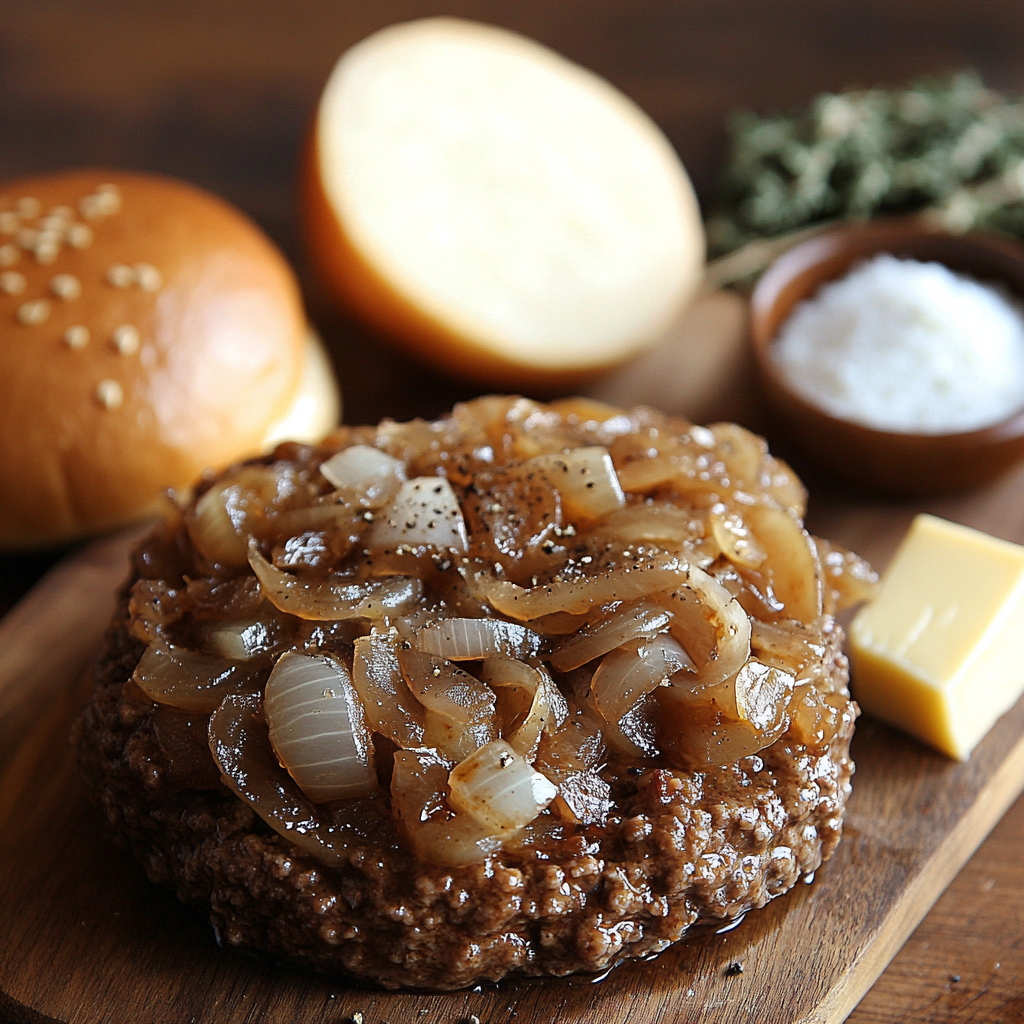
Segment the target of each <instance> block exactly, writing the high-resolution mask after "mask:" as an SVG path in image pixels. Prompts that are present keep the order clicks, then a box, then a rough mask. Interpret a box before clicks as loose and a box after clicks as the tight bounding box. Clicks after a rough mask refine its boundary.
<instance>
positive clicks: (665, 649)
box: [591, 634, 693, 757]
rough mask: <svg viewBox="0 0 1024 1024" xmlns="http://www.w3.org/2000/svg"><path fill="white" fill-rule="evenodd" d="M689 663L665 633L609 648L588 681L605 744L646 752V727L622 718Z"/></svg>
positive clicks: (624, 751)
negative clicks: (604, 724)
mask: <svg viewBox="0 0 1024 1024" xmlns="http://www.w3.org/2000/svg"><path fill="white" fill-rule="evenodd" d="M692 665H693V662H692V661H690V658H689V656H688V655H687V653H686V651H684V650H683V648H682V647H681V646H680V644H679V643H678V641H676V640H674V639H673V638H672V637H671V636H669V635H667V634H662V635H660V636H656V637H654V638H653V639H639V640H633V641H632V642H630V643H627V644H625V645H624V646H622V647H619V648H618V650H614V651H612V652H611V654H609V655H608V656H607V657H606V658H605V659H604V660H603V661H602V662H601V664H600V666H599V667H598V669H597V671H596V672H595V673H594V679H593V681H592V683H591V697H592V701H593V704H594V707H595V709H596V710H597V711H598V713H599V714H600V715H601V717H602V718H603V719H604V721H605V722H606V723H607V726H608V728H607V733H606V736H607V740H608V743H609V745H611V746H613V747H614V748H615V749H616V750H617V751H618V752H619V753H621V754H633V755H636V756H640V757H643V756H650V755H651V754H652V753H653V751H652V750H651V746H650V743H649V742H648V741H645V737H644V733H646V732H647V731H648V730H641V729H640V728H639V726H640V722H639V721H633V720H629V719H627V720H626V721H625V722H623V719H624V718H625V717H626V715H627V713H628V712H629V711H631V710H632V709H633V708H634V707H636V705H637V703H638V702H639V701H640V700H641V698H643V697H645V696H646V695H647V694H648V693H650V692H651V691H652V690H654V689H655V688H656V687H659V686H661V685H662V684H665V683H668V682H669V679H670V677H671V676H673V675H674V674H675V673H676V672H678V671H679V670H680V669H683V668H689V667H692Z"/></svg>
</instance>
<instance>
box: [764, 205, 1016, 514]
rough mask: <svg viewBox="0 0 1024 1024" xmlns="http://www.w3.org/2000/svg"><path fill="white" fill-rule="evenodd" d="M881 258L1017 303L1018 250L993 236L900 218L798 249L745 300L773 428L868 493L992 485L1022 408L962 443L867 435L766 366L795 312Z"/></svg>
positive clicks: (1012, 443) (1012, 450)
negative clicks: (935, 265) (998, 292)
mask: <svg viewBox="0 0 1024 1024" xmlns="http://www.w3.org/2000/svg"><path fill="white" fill-rule="evenodd" d="M882 252H888V253H892V254H893V255H895V256H902V257H909V258H912V259H917V260H922V261H935V262H939V263H944V264H945V265H946V266H947V267H949V268H950V269H951V270H954V271H957V272H960V273H963V274H966V275H968V276H970V277H972V278H974V279H976V280H978V281H983V282H991V283H995V284H999V285H1001V286H1002V287H1003V288H1004V289H1006V290H1007V291H1009V292H1010V293H1012V294H1013V295H1015V296H1017V297H1018V298H1020V299H1021V300H1024V247H1022V246H1020V245H1018V244H1017V243H1015V242H1013V241H1011V240H1009V239H1005V238H1002V237H1000V236H996V235H987V234H982V233H971V234H966V235H953V234H949V233H947V232H944V231H939V230H935V229H931V228H929V227H928V226H927V225H925V224H922V222H921V221H920V220H917V219H910V218H908V219H898V220H888V221H874V222H872V223H868V224H864V225H860V226H847V227H841V228H836V229H835V230H833V231H829V232H826V233H824V234H821V235H818V236H816V237H814V238H812V239H810V240H808V241H806V242H803V243H801V244H800V245H798V246H796V247H795V248H793V249H791V250H789V252H787V253H785V254H784V255H783V256H781V257H780V258H779V259H778V260H776V261H775V263H773V264H772V266H771V267H769V269H768V270H767V271H766V272H765V273H764V275H763V276H762V277H761V280H760V281H759V282H758V284H757V287H756V288H755V290H754V294H753V296H752V297H751V336H752V341H753V348H754V358H755V366H756V373H757V378H758V383H759V385H760V389H761V394H762V396H763V398H764V400H765V404H766V405H767V407H768V409H769V411H770V412H771V414H772V415H773V422H774V423H775V424H777V426H778V427H779V429H780V431H782V432H783V433H784V434H785V435H786V437H787V438H788V440H789V441H790V442H791V444H792V446H793V448H794V449H795V450H799V453H800V454H802V455H803V456H805V457H806V458H807V460H808V461H809V462H811V463H813V464H814V465H815V466H816V467H818V468H819V469H821V470H823V471H825V472H826V473H828V474H830V475H832V476H835V477H837V478H840V479H842V480H844V481H846V482H848V483H852V484H856V485H858V486H861V487H864V488H868V489H870V490H873V491H879V492H882V493H886V494H890V495H898V496H916V495H926V494H940V493H944V492H948V491H955V490H961V489H963V488H967V487H973V486H975V485H978V484H981V483H983V482H984V481H986V480H989V479H991V478H993V477H995V476H998V475H999V474H1000V473H1002V472H1003V471H1004V470H1006V469H1008V468H1009V467H1010V466H1011V465H1012V464H1013V463H1014V462H1016V461H1017V460H1018V459H1020V458H1021V457H1022V456H1024V406H1022V408H1021V409H1020V410H1018V411H1017V412H1015V413H1014V414H1013V415H1011V416H1009V417H1008V418H1007V419H1005V420H1004V421H1002V422H1000V423H997V424H995V425H994V426H990V427H985V428H983V429H981V430H971V431H967V432H963V433H951V434H907V433H898V432H891V431H885V430H874V429H872V428H870V427H865V426H861V425H860V424H857V423H852V422H850V421H849V420H844V419H840V418H838V417H836V416H833V415H831V414H830V413H828V412H825V411H824V410H823V409H820V408H819V407H818V406H816V405H813V404H812V403H810V402H808V401H807V400H806V399H804V398H802V397H801V396H800V395H798V394H797V393H796V392H795V391H794V390H793V389H792V387H791V386H790V385H789V384H788V383H787V381H786V379H785V377H784V376H783V375H782V373H781V372H780V371H779V370H778V368H777V367H776V366H775V364H774V361H773V360H772V359H771V357H770V352H769V349H770V346H771V344H772V342H773V341H774V339H775V336H776V334H777V333H778V331H779V328H780V327H781V325H782V324H783V322H784V321H785V320H786V318H787V317H788V316H789V314H790V313H791V312H792V310H793V308H794V306H796V304H797V303H798V302H800V301H802V300H803V299H807V298H810V297H811V296H812V295H813V294H814V293H815V292H816V291H817V290H818V289H819V288H820V287H821V286H822V285H823V284H825V283H826V282H828V281H833V280H836V279H837V278H840V277H843V276H844V275H845V274H846V273H847V272H848V271H849V270H850V269H851V268H852V267H853V266H854V265H855V264H857V263H859V262H861V261H862V260H865V259H867V258H869V257H871V256H874V255H876V254H878V253H882Z"/></svg>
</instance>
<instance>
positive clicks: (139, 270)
mask: <svg viewBox="0 0 1024 1024" xmlns="http://www.w3.org/2000/svg"><path fill="white" fill-rule="evenodd" d="M135 279H136V280H137V281H138V282H139V286H140V287H141V288H142V290H143V291H144V292H155V291H156V290H157V289H158V288H159V287H160V285H162V284H163V280H164V279H163V277H162V276H161V274H160V271H159V270H157V269H156V267H154V266H153V265H152V264H151V263H136V264H135Z"/></svg>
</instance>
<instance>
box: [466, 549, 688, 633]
mask: <svg viewBox="0 0 1024 1024" xmlns="http://www.w3.org/2000/svg"><path fill="white" fill-rule="evenodd" d="M690 571H691V568H690V565H689V564H688V563H687V562H685V561H683V560H682V559H679V558H676V557H675V556H674V555H667V554H658V555H654V556H653V557H651V558H649V559H646V560H644V561H640V562H637V563H635V564H631V565H628V566H621V567H617V568H615V569H609V570H605V571H603V572H597V573H595V574H594V575H593V576H588V577H586V578H583V579H568V580H561V581H559V580H557V579H556V580H553V581H552V582H550V583H544V584H541V585H540V586H536V587H521V586H519V585H518V584H516V583H510V582H508V581H506V580H496V579H494V578H493V577H486V576H478V577H477V583H478V585H479V586H480V587H481V589H482V590H483V592H484V593H485V594H486V596H487V599H488V600H489V601H490V603H491V605H492V606H493V607H494V608H495V609H496V610H497V611H499V612H500V613H501V614H502V615H507V616H508V617H509V618H512V619H518V620H520V621H523V620H526V619H538V618H540V617H541V616H543V615H550V614H551V613H553V612H570V613H573V614H580V613H581V612H586V611H589V610H591V609H592V608H594V607H595V606H597V605H602V604H611V603H612V602H613V601H633V600H636V599H637V598H640V597H647V595H648V594H655V593H658V592H659V591H663V590H668V589H669V588H670V587H673V586H676V585H679V584H681V583H684V582H685V581H686V579H687V577H688V575H689V573H690Z"/></svg>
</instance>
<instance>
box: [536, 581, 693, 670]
mask: <svg viewBox="0 0 1024 1024" xmlns="http://www.w3.org/2000/svg"><path fill="white" fill-rule="evenodd" d="M671 618H672V613H671V612H668V611H666V610H665V609H664V608H662V607H660V606H659V605H657V604H655V603H654V602H653V601H649V600H644V601H637V602H635V603H631V604H627V605H625V606H624V607H621V608H619V609H617V610H616V611H615V612H613V613H612V614H611V615H608V616H607V617H605V618H603V619H600V620H598V621H597V622H595V623H593V624H591V625H588V626H584V627H583V629H581V630H579V632H577V633H576V634H575V636H572V637H570V638H569V639H568V640H566V641H565V642H564V643H563V644H562V645H561V646H560V647H558V649H557V650H556V651H555V652H554V654H552V655H551V657H550V658H549V659H548V660H549V661H550V662H551V667H552V668H554V669H555V670H557V671H558V672H568V671H570V670H571V669H574V668H579V667H580V666H581V665H586V663H587V662H588V661H593V660H594V659H595V658H600V657H601V655H603V654H607V653H608V652H609V651H612V650H614V649H615V648H616V647H621V646H622V645H623V644H624V643H626V642H627V641H629V640H635V639H637V638H638V637H647V638H650V637H653V636H655V635H656V634H657V633H659V632H661V630H663V629H664V628H665V627H666V626H667V625H668V623H669V620H670V619H671ZM689 661H690V659H689V658H687V659H686V662H689ZM680 667H681V666H680ZM669 674H670V675H671V673H669Z"/></svg>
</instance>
